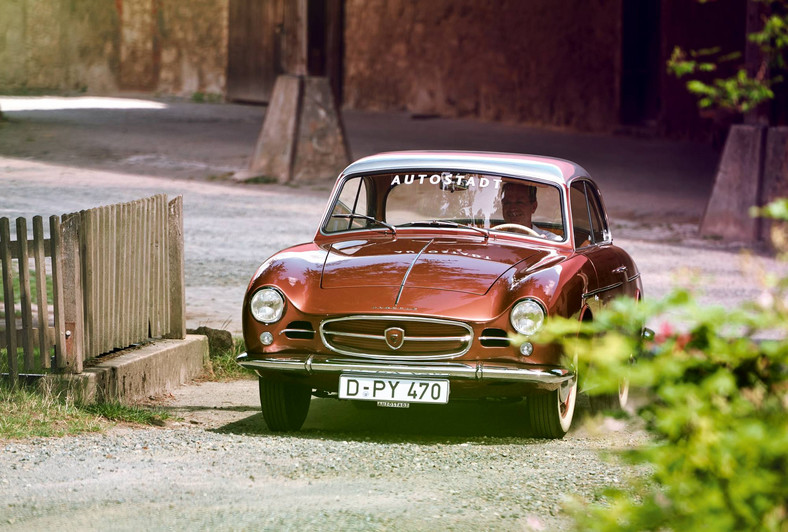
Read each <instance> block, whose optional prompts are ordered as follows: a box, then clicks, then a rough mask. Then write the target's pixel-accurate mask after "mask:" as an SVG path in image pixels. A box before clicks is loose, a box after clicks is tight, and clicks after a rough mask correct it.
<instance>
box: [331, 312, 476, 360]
mask: <svg viewBox="0 0 788 532" xmlns="http://www.w3.org/2000/svg"><path fill="white" fill-rule="evenodd" d="M362 320H372V321H398V322H405V323H408V322H411V323H412V322H418V323H435V324H439V325H451V326H454V327H461V328H463V329H465V330H466V331H468V334H467V335H465V336H445V337H434V336H417V337H412V336H408V337H406V338H405V341H411V342H420V341H426V342H433V341H450V342H451V341H455V342H464V343H465V344H466V345H465V347H464V348H462V349H461V350H460V351H457V352H454V353H444V354H440V355H402V354H401V353H397V352H392V354H391V355H372V354H365V353H361V352H357V351H349V350H346V349H340V348H338V347H336V346H333V345H331V343H330V342H329V339H328V337H329V336H346V337H352V338H366V339H371V340H380V341H382V342H384V343H385V340H386V339H385V337H384V336H377V335H371V334H370V335H367V334H362V333H349V332H347V333H346V332H333V331H326V330H325V326H326V325H327V324H331V323H336V322H340V321H362ZM318 329H319V332H320V340H321V341H322V342H323V345H324V346H326V347H327V348H328V349H330V350H331V351H333V352H335V353H339V354H340V355H347V356H352V357H359V358H375V359H379V358H385V357H391V358H396V359H397V360H443V359H447V358H457V357H461V356H462V355H464V354H465V353H467V352H468V351H470V349H471V346H472V345H473V328H471V326H470V325H468V324H467V323H463V322H461V321H452V320H441V319H438V318H422V317H419V316H392V315H384V316H379V315H364V314H359V315H355V316H346V317H344V318H332V319H327V320H323V321H322V322H320V327H318ZM403 345H404V343H403Z"/></svg>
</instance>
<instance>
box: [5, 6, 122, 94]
mask: <svg viewBox="0 0 788 532" xmlns="http://www.w3.org/2000/svg"><path fill="white" fill-rule="evenodd" d="M113 28H117V12H116V11H115V8H114V5H113V4H112V3H110V2H106V1H105V0H80V1H78V0H68V1H67V0H60V1H52V0H3V1H2V2H0V65H3V67H2V68H0V89H6V90H25V89H59V90H84V89H86V88H90V89H92V90H95V91H102V92H106V91H111V90H114V89H115V87H116V84H115V79H114V78H115V72H114V71H115V69H116V68H117V62H116V61H115V60H114V57H115V56H116V53H117V38H116V34H115V32H113V31H112V29H113Z"/></svg>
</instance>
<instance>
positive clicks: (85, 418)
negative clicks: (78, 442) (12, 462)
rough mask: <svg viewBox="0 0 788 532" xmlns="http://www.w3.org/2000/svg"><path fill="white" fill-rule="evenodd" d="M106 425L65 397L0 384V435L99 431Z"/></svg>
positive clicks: (21, 437)
mask: <svg viewBox="0 0 788 532" xmlns="http://www.w3.org/2000/svg"><path fill="white" fill-rule="evenodd" d="M108 425H109V423H108V422H107V421H106V420H103V419H102V418H101V417H99V416H97V415H95V414H92V413H90V412H86V411H85V410H83V409H81V408H79V407H77V406H76V405H75V404H74V402H73V401H72V400H69V399H68V398H63V397H59V396H55V395H53V394H51V393H40V392H38V391H34V390H31V389H28V388H24V387H20V388H9V387H6V386H0V439H23V438H33V437H52V436H67V435H73V434H83V433H86V432H99V431H101V430H102V429H104V428H105V427H106V426H108Z"/></svg>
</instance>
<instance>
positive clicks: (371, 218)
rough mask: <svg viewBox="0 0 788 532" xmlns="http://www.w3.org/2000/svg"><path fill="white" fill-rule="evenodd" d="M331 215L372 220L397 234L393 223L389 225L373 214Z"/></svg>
mask: <svg viewBox="0 0 788 532" xmlns="http://www.w3.org/2000/svg"><path fill="white" fill-rule="evenodd" d="M331 217H332V218H348V219H350V220H352V219H353V218H361V219H362V220H367V221H368V222H372V223H374V224H378V225H382V226H383V227H385V228H387V229H390V230H391V232H392V234H394V235H396V234H397V229H396V228H395V227H394V226H393V225H391V224H389V223H386V222H384V221H383V220H378V219H377V218H375V217H373V216H367V215H366V214H332V215H331Z"/></svg>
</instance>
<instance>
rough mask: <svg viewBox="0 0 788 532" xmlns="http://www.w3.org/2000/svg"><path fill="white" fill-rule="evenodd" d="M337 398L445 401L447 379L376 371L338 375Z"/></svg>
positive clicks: (406, 401)
mask: <svg viewBox="0 0 788 532" xmlns="http://www.w3.org/2000/svg"><path fill="white" fill-rule="evenodd" d="M339 398H340V399H354V400H357V401H394V402H398V403H443V404H445V403H448V402H449V381H447V380H445V379H402V378H399V377H385V376H377V375H347V374H345V375H340V376H339Z"/></svg>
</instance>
